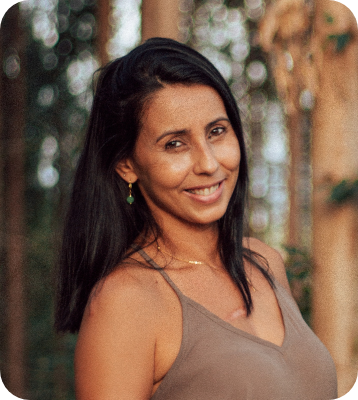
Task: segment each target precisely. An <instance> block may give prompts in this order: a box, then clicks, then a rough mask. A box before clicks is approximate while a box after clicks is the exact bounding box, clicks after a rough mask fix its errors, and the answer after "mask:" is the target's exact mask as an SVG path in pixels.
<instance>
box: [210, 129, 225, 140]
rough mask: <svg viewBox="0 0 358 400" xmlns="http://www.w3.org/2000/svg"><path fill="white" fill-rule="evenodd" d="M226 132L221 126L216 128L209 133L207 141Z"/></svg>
mask: <svg viewBox="0 0 358 400" xmlns="http://www.w3.org/2000/svg"><path fill="white" fill-rule="evenodd" d="M225 131H226V128H224V127H223V126H217V127H216V128H214V129H212V130H211V131H210V133H209V139H210V138H211V137H212V136H220V135H222V134H223V133H224V132H225Z"/></svg>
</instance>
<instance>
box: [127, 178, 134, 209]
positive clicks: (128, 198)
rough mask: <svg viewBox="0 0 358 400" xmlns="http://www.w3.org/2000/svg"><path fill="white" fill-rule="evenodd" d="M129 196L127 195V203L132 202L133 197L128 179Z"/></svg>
mask: <svg viewBox="0 0 358 400" xmlns="http://www.w3.org/2000/svg"><path fill="white" fill-rule="evenodd" d="M128 187H129V196H128V197H127V203H128V204H132V203H133V202H134V197H133V196H132V183H131V182H130V181H129V185H128Z"/></svg>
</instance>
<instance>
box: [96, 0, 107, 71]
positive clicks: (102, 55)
mask: <svg viewBox="0 0 358 400" xmlns="http://www.w3.org/2000/svg"><path fill="white" fill-rule="evenodd" d="M110 11H111V4H110V0H98V6H97V40H96V53H97V57H98V60H99V63H100V66H103V65H106V64H107V63H108V61H109V57H108V51H107V43H108V41H109V36H110V23H109V15H110Z"/></svg>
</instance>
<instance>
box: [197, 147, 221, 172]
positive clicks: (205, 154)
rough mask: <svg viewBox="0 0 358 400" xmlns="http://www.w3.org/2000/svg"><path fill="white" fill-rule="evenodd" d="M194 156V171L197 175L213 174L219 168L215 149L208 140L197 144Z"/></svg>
mask: <svg viewBox="0 0 358 400" xmlns="http://www.w3.org/2000/svg"><path fill="white" fill-rule="evenodd" d="M194 157H195V160H194V173H195V174H197V175H200V174H207V175H213V174H214V173H215V172H216V171H217V170H218V168H219V162H218V160H217V158H216V155H215V152H214V149H213V147H212V146H211V145H210V143H208V142H205V143H201V144H198V145H197V146H196V149H195V155H194Z"/></svg>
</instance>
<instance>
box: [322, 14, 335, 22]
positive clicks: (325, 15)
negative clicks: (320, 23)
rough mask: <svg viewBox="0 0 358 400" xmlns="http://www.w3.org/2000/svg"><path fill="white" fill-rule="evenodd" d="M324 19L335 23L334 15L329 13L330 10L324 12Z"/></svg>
mask: <svg viewBox="0 0 358 400" xmlns="http://www.w3.org/2000/svg"><path fill="white" fill-rule="evenodd" d="M324 19H325V21H326V22H327V24H333V22H334V18H333V15H331V14H330V13H328V12H325V13H324Z"/></svg>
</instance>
